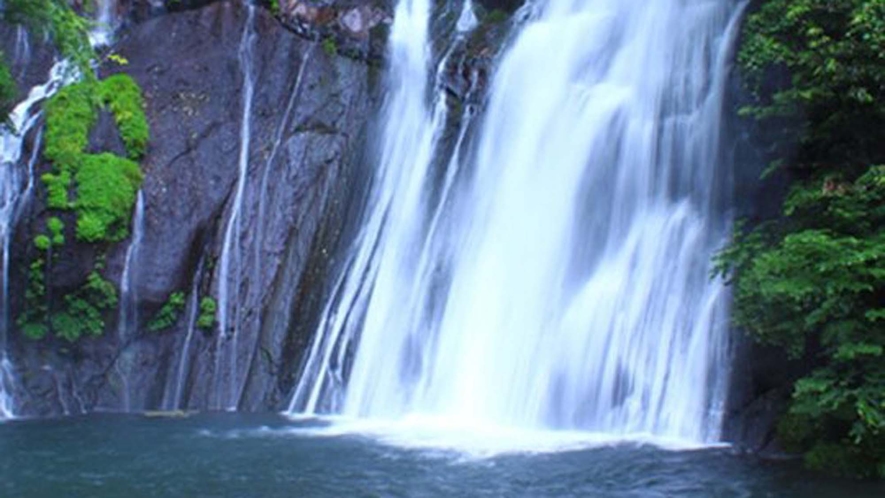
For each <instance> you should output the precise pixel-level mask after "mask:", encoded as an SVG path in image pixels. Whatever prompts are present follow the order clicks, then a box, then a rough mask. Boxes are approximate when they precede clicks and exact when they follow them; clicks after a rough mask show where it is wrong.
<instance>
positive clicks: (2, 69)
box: [0, 52, 18, 121]
mask: <svg viewBox="0 0 885 498" xmlns="http://www.w3.org/2000/svg"><path fill="white" fill-rule="evenodd" d="M5 59H6V57H5V55H4V54H3V52H0V121H4V120H6V117H7V116H9V113H10V112H12V108H13V106H14V105H15V96H16V93H17V90H18V87H17V85H16V84H15V80H14V79H13V78H12V73H10V72H9V66H7V65H6V61H5Z"/></svg>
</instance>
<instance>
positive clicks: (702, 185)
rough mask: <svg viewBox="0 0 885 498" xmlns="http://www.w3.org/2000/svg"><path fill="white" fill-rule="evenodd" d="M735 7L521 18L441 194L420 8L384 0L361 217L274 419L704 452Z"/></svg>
mask: <svg viewBox="0 0 885 498" xmlns="http://www.w3.org/2000/svg"><path fill="white" fill-rule="evenodd" d="M740 10H741V9H740V8H738V6H737V5H736V2H728V1H720V0H699V1H694V2H684V1H681V0H660V1H655V2H648V1H640V0H592V1H591V0H548V1H546V2H537V3H533V4H530V5H528V6H527V8H525V9H523V10H522V11H521V14H523V15H524V19H523V20H522V22H521V24H520V25H519V26H518V27H517V29H519V31H518V33H516V34H515V36H514V38H513V40H512V42H511V44H510V45H509V46H508V48H507V50H506V51H505V52H504V53H503V55H502V57H501V59H500V60H499V61H498V67H497V70H496V72H495V75H494V77H493V78H492V80H491V85H490V89H489V93H488V97H487V101H486V102H485V105H484V109H483V111H482V115H480V116H478V117H477V118H476V119H478V120H480V123H479V129H478V130H477V132H476V137H475V141H476V144H475V147H473V148H472V150H471V153H470V154H468V155H467V157H466V158H465V159H464V160H463V161H460V162H462V163H463V164H460V165H458V164H457V163H459V161H457V160H453V161H442V162H441V163H442V164H444V165H446V166H445V167H446V168H448V170H447V171H446V172H445V173H446V174H445V175H442V177H445V178H446V179H447V180H446V186H444V188H449V187H451V189H452V190H453V191H452V192H451V193H449V194H447V195H439V192H440V188H439V186H438V185H437V182H436V180H435V179H436V178H439V177H440V175H439V174H438V173H437V172H435V171H433V169H432V168H431V166H432V164H435V163H433V162H432V160H433V156H434V150H433V149H434V148H435V141H434V139H433V137H434V135H436V134H438V132H439V126H438V124H436V125H435V123H437V122H438V120H436V119H435V118H434V116H435V114H436V113H437V112H438V111H437V109H436V108H435V107H434V106H432V105H428V103H427V101H426V99H425V93H426V88H427V81H426V80H427V75H428V68H429V67H430V66H431V60H432V55H431V54H430V53H429V51H430V48H429V47H430V44H429V40H428V37H427V24H428V18H429V12H430V2H428V1H427V0H402V1H400V3H399V4H398V6H397V9H396V16H395V23H394V26H393V28H392V31H391V41H390V50H391V58H390V61H391V66H390V74H389V75H388V78H389V82H390V95H389V97H388V98H389V101H388V108H387V114H386V116H387V117H386V124H385V130H384V143H383V148H382V152H381V156H380V161H379V166H378V169H377V175H376V179H375V184H374V192H373V197H372V202H371V205H370V208H369V213H368V215H367V216H366V219H365V221H364V222H363V226H362V229H361V232H360V234H359V236H358V238H357V240H356V242H355V244H354V247H353V248H352V250H351V252H350V254H349V255H348V260H347V261H348V264H347V265H346V268H345V271H344V272H343V273H342V275H341V276H340V277H339V278H338V280H337V282H336V284H335V286H334V287H333V291H332V294H331V298H330V300H329V304H328V306H327V308H326V309H325V311H324V313H323V316H322V317H321V321H320V327H319V330H318V331H317V334H316V337H315V339H314V343H313V344H312V346H311V350H310V351H309V353H308V355H307V358H306V360H305V364H304V367H303V372H302V376H301V380H300V382H299V385H298V386H297V388H296V392H295V395H294V397H293V399H292V405H291V407H290V409H291V411H293V412H302V413H308V414H311V413H330V412H331V413H341V414H344V415H347V416H352V417H365V418H381V419H398V418H402V417H405V416H411V415H420V416H426V417H431V418H440V419H444V420H447V421H457V422H463V423H465V424H471V425H478V426H480V425H495V426H509V427H516V428H528V429H569V430H582V431H592V432H601V433H608V434H615V435H617V434H623V435H626V434H637V433H641V434H650V435H654V436H659V437H668V438H677V439H682V440H689V441H694V442H710V441H716V440H717V439H718V437H719V426H720V418H721V408H722V404H723V399H722V398H723V396H724V394H723V393H724V391H725V384H726V382H727V376H728V371H727V366H726V365H727V356H728V340H727V312H728V296H727V293H726V291H725V289H724V287H723V283H722V282H721V281H718V280H710V278H709V273H710V263H709V261H710V257H711V256H712V254H713V253H714V252H715V250H716V248H717V247H719V246H720V244H721V243H722V242H723V241H724V239H725V238H726V237H727V235H728V231H729V228H730V227H729V222H728V220H729V207H730V194H729V188H730V169H729V164H728V161H727V160H725V159H724V158H723V155H722V154H720V152H719V141H720V137H719V131H718V130H719V129H720V127H721V121H722V116H721V111H722V106H723V99H724V88H725V81H726V75H727V72H728V62H729V58H730V51H731V47H732V44H733V42H734V38H735V35H736V31H737V19H738V17H739V13H740V12H739V11H740ZM453 163H454V164H453ZM452 168H460V171H452ZM452 176H454V177H455V180H454V181H453V182H452V183H451V184H450V182H449V181H448V179H449V178H450V177H452Z"/></svg>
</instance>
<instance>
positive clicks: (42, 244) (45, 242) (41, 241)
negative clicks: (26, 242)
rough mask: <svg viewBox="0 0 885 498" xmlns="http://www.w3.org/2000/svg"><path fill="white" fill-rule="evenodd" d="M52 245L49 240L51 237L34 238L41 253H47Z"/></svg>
mask: <svg viewBox="0 0 885 498" xmlns="http://www.w3.org/2000/svg"><path fill="white" fill-rule="evenodd" d="M51 245H52V241H50V240H49V237H47V236H45V235H38V236H36V237H34V246H36V247H37V249H39V250H41V251H46V250H48V249H49V246H51Z"/></svg>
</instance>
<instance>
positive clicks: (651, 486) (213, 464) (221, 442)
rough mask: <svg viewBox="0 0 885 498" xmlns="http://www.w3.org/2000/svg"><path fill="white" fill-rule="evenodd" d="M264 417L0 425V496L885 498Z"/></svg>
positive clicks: (741, 466)
mask: <svg viewBox="0 0 885 498" xmlns="http://www.w3.org/2000/svg"><path fill="white" fill-rule="evenodd" d="M305 424H306V423H295V422H291V421H288V420H286V419H282V418H278V417H272V416H244V415H198V416H194V417H191V418H187V419H163V418H147V417H141V416H120V415H93V416H88V417H81V418H68V419H59V420H49V421H46V420H41V421H17V422H8V423H4V424H0V497H3V498H18V497H40V498H50V497H90V498H102V497H109V498H110V497H112V498H137V497H188V498H197V497H213V498H218V497H261V498H272V497H302V496H329V497H333V496H334V497H350V496H366V497H375V496H409V497H411V496H417V497H422V496H456V497H466V496H506V497H510V496H526V497H567V496H593V497H671V496H678V497H778V498H780V497H803V498H805V497H811V498H824V497H833V498H836V497H839V498H841V497H858V498H863V497H878V498H882V497H885V487H883V486H881V485H874V484H869V483H866V484H865V483H855V482H850V481H840V480H833V479H825V478H820V477H815V476H812V475H810V474H808V473H806V472H804V471H802V470H801V469H800V468H798V467H797V466H796V465H794V464H789V463H772V462H764V461H760V460H757V459H753V458H748V457H740V456H736V455H734V454H732V453H731V452H729V451H728V450H727V449H718V450H699V451H681V452H680V451H664V450H660V449H656V448H654V447H650V446H639V445H635V444H630V445H620V446H613V447H612V446H608V447H598V448H595V449H580V450H572V451H561V452H553V453H543V454H510V455H500V456H496V457H489V458H475V457H465V456H464V455H463V454H461V453H457V452H453V451H444V450H427V449H406V448H402V447H395V446H389V445H385V444H381V443H378V442H376V441H375V440H373V439H371V438H368V437H364V436H358V435H338V436H328V435H327V436H323V437H318V436H315V435H310V434H307V433H305V432H304V430H305Z"/></svg>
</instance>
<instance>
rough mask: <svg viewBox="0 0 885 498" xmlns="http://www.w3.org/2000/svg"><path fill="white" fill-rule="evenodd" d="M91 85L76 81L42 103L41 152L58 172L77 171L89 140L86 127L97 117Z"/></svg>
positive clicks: (90, 127) (93, 87) (88, 128)
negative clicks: (42, 135)
mask: <svg viewBox="0 0 885 498" xmlns="http://www.w3.org/2000/svg"><path fill="white" fill-rule="evenodd" d="M94 89H95V86H94V85H93V84H92V83H87V82H83V83H77V84H74V85H69V86H66V87H64V88H62V89H61V90H59V91H58V93H56V94H55V95H54V96H53V97H52V98H51V99H49V101H48V102H47V103H46V137H45V138H46V146H45V148H44V152H43V153H44V155H45V156H46V158H47V159H49V160H50V161H51V162H52V163H53V165H54V166H55V168H56V169H57V170H58V171H59V172H67V173H72V172H75V171H77V169H78V168H79V165H80V158H81V156H82V155H83V151H84V150H85V149H86V146H87V145H88V144H89V130H91V129H92V127H93V126H94V125H95V121H96V120H97V119H98V106H97V105H96V100H95V93H94Z"/></svg>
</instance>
